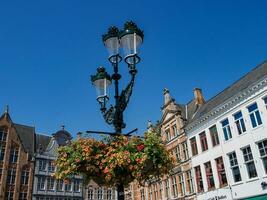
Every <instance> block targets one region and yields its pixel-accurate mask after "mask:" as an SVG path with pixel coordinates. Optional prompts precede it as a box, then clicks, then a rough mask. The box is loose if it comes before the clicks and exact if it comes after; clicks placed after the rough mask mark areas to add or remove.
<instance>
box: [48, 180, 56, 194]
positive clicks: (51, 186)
mask: <svg viewBox="0 0 267 200" xmlns="http://www.w3.org/2000/svg"><path fill="white" fill-rule="evenodd" d="M54 184H55V180H54V179H53V178H52V177H48V178H47V190H50V191H53V190H54Z"/></svg>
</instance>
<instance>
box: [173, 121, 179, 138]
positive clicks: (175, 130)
mask: <svg viewBox="0 0 267 200" xmlns="http://www.w3.org/2000/svg"><path fill="white" fill-rule="evenodd" d="M172 131H173V135H174V137H176V136H178V135H179V132H178V130H177V126H176V124H174V125H173V126H172Z"/></svg>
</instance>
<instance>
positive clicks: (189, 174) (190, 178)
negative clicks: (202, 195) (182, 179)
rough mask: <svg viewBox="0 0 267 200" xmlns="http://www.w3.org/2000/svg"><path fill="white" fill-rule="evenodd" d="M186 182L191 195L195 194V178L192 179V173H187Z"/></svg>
mask: <svg viewBox="0 0 267 200" xmlns="http://www.w3.org/2000/svg"><path fill="white" fill-rule="evenodd" d="M186 182H187V185H188V189H189V194H191V193H193V192H194V188H193V177H192V173H191V171H187V172H186Z"/></svg>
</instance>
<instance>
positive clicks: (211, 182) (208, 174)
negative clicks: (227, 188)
mask: <svg viewBox="0 0 267 200" xmlns="http://www.w3.org/2000/svg"><path fill="white" fill-rule="evenodd" d="M204 165H205V170H206V177H207V183H208V189H209V190H211V189H214V187H215V184H214V179H213V174H212V168H211V164H210V162H206V163H205V164H204Z"/></svg>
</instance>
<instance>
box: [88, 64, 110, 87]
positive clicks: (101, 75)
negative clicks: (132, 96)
mask: <svg viewBox="0 0 267 200" xmlns="http://www.w3.org/2000/svg"><path fill="white" fill-rule="evenodd" d="M96 71H97V73H96V75H91V82H92V83H93V84H94V83H95V81H97V80H99V79H107V80H109V81H111V76H110V75H109V74H108V73H107V72H106V69H105V67H103V66H99V67H98V68H97V70H96Z"/></svg>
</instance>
